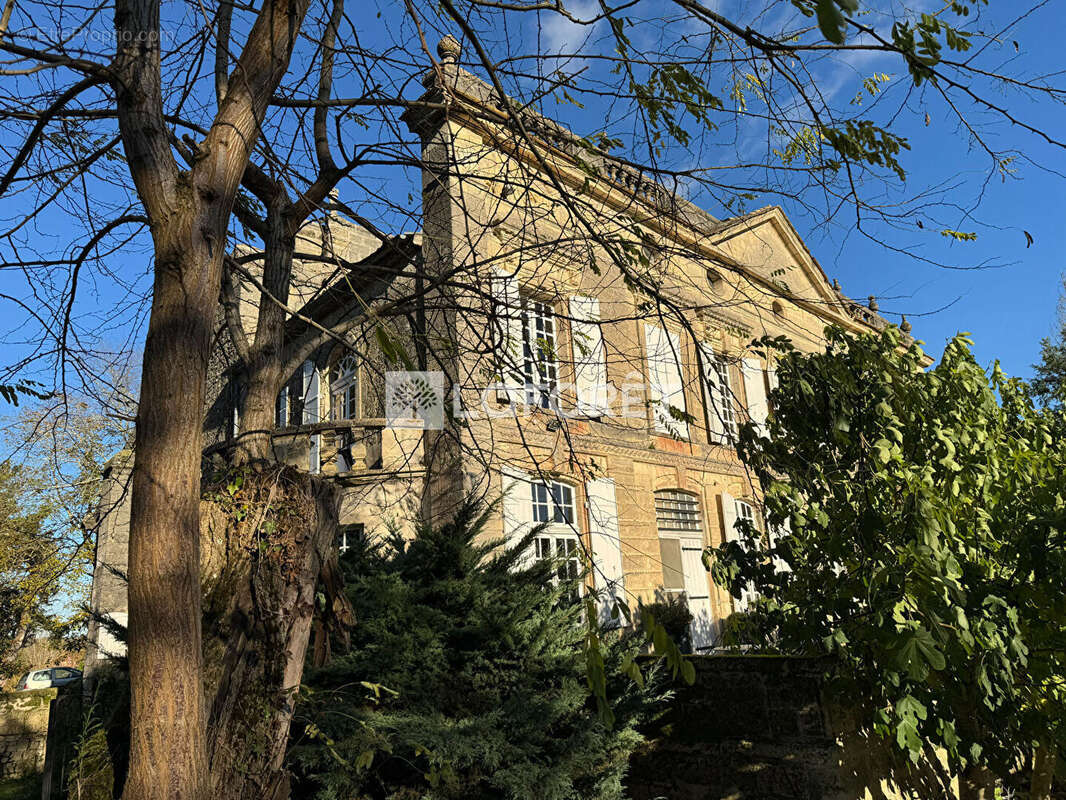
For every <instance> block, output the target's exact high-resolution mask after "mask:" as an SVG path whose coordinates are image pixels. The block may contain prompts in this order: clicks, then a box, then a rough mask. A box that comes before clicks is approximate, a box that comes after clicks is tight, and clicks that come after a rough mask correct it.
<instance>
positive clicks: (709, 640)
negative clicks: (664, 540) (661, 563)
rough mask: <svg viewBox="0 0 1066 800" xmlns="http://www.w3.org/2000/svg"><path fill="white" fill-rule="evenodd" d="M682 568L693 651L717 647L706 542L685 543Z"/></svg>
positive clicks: (682, 543)
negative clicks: (705, 558)
mask: <svg viewBox="0 0 1066 800" xmlns="http://www.w3.org/2000/svg"><path fill="white" fill-rule="evenodd" d="M681 568H682V570H683V572H684V575H685V599H686V601H687V602H688V610H689V613H690V614H692V624H691V625H690V626H689V630H690V634H691V637H692V649H693V650H694V651H696V652H699V651H700V650H706V649H707V648H709V647H711V646H712V645H713V644H714V640H715V638H716V634H717V628H716V626H715V624H714V614H713V613H712V611H711V588H710V584H709V583H708V581H707V577H708V576H707V568H706V567H704V566H703V540H702V539H682V540H681Z"/></svg>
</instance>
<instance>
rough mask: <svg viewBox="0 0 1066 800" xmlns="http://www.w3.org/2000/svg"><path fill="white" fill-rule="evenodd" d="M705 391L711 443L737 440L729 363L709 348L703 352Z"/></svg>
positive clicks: (705, 348)
mask: <svg viewBox="0 0 1066 800" xmlns="http://www.w3.org/2000/svg"><path fill="white" fill-rule="evenodd" d="M703 359H704V370H705V377H706V380H705V383H706V391H707V415H708V424H709V427H710V432H711V439H712V440H713V441H726V442H735V441H736V440H737V417H736V413H735V412H734V411H733V384H732V381H731V380H730V378H729V362H728V361H727V360H726V357H725V356H724V355H721V354H720V353H715V352H714V351H713V350H711V349H710V348H709V347H706V346H704V350H703Z"/></svg>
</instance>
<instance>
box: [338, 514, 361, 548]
mask: <svg viewBox="0 0 1066 800" xmlns="http://www.w3.org/2000/svg"><path fill="white" fill-rule="evenodd" d="M362 538H363V523H361V522H357V523H355V524H354V525H341V526H339V527H338V528H337V539H336V545H337V552H338V553H340V554H341V555H342V556H343V555H344V554H345V553H347V552H348V551H349V550H351V549H352V547H353V546H354V545H355V543H356V542H357V541H359V540H360V539H362Z"/></svg>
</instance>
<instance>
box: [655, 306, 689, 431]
mask: <svg viewBox="0 0 1066 800" xmlns="http://www.w3.org/2000/svg"><path fill="white" fill-rule="evenodd" d="M644 340H645V346H646V348H647V356H648V388H649V389H650V393H651V400H652V413H653V415H654V417H655V430H656V431H658V432H659V433H666V434H670V435H674V436H677V437H679V438H681V439H687V438H688V424H687V423H686V422H685V421H684V420H678V419H675V418H674V417H673V416H672V415H671V413H670V409H669V407H671V406H672V407H673V408H676V409H677V410H678V411H681V412H687V411H688V409H687V408H686V407H685V387H684V385H683V384H682V381H681V365H680V363H679V362H678V359H679V358H680V357H681V341H680V338H679V337H678V335H677V334H676V333H672V332H670V331H665V330H663V329H662V328H660V327H659V326H657V325H650V324H648V323H645V325H644Z"/></svg>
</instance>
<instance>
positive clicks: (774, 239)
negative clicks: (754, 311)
mask: <svg viewBox="0 0 1066 800" xmlns="http://www.w3.org/2000/svg"><path fill="white" fill-rule="evenodd" d="M712 243H713V244H714V246H715V247H716V248H717V249H719V250H721V251H722V252H723V253H724V254H725V255H726V256H728V257H729V258H730V259H731V260H732V261H734V262H736V263H737V264H740V265H742V266H743V267H745V268H746V269H747V271H749V272H750V273H752V274H754V275H756V276H758V277H760V278H762V279H763V280H765V281H768V282H769V283H771V284H773V285H774V286H776V287H777V288H778V289H779V290H780V291H781V293H782V294H783V295H785V296H788V297H793V298H798V299H802V300H806V301H808V302H812V303H817V304H820V305H826V304H828V306H829V307H830V308H838V307H839V304H840V298H839V295H838V294H837V292H836V291H835V290H834V289H833V287H832V286H831V285H830V283H829V279H828V278H827V277H826V274H825V272H824V271H823V270H822V268H821V266H819V264H818V262H817V261H816V260H815V259H814V257H813V256H812V255H811V253H810V251H809V250H808V249H807V246H806V245H805V244H804V243H803V241H802V240H801V239H800V237H799V234H797V233H796V229H795V228H794V227H793V226H792V223H791V222H789V221H788V218H787V217H786V216H785V214H784V212H782V211H781V209H780V208H778V207H777V206H768V207H767V208H762V209H759V210H758V211H753V212H751V213H750V214H745V215H744V216H742V217H737V218H735V219H732V220H726V221H725V222H723V223H722V225H721V226H719V227H718V229H717V230H716V231H715V234H714V236H713V237H712Z"/></svg>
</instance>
